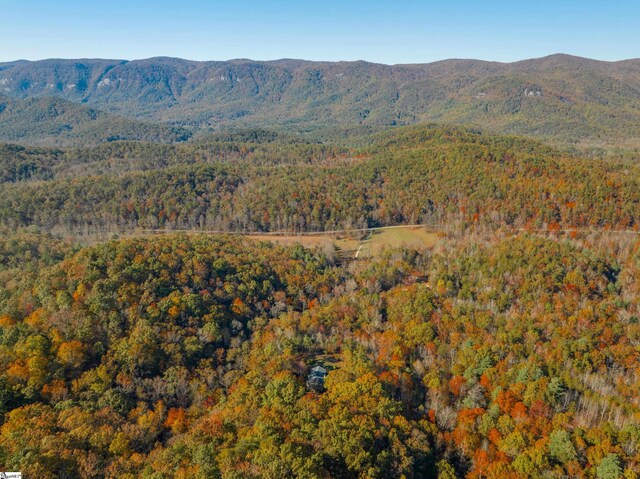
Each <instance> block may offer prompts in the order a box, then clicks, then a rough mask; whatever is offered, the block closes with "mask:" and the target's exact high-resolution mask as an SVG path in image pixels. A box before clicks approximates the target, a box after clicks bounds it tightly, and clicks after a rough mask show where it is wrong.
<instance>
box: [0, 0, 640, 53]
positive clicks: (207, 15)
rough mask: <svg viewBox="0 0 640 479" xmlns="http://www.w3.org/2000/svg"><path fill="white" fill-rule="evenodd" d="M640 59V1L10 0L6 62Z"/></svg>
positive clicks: (3, 18)
mask: <svg viewBox="0 0 640 479" xmlns="http://www.w3.org/2000/svg"><path fill="white" fill-rule="evenodd" d="M560 52H561V53H570V54H574V55H580V56H586V57H591V58H598V59H603V60H619V59H625V58H637V57H640V0H597V1H595V0H580V1H578V0H537V1H534V0H524V1H523V0H518V1H509V2H507V1H505V0H502V1H498V0H487V1H481V0H439V1H432V0H422V1H418V0H395V1H379V0H369V1H363V0H340V1H338V0H328V1H323V0H316V1H310V0H273V1H270V0H246V1H245V0H227V1H218V0H209V1H205V0H182V1H167V0H101V1H93V0H82V1H80V0H57V1H56V0H38V1H36V0H0V61H8V60H16V59H21V58H25V59H30V60H35V59H41V58H51V57H57V58H86V57H93V58H96V57H101V58H126V59H137V58H146V57H152V56H161V55H162V56H176V57H182V58H189V59H193V60H227V59H231V58H252V59H257V60H269V59H276V58H304V59H309V60H357V59H362V60H368V61H374V62H382V63H419V62H429V61H434V60H440V59H445V58H479V59H485V60H498V61H513V60H519V59H524V58H531V57H539V56H544V55H548V54H551V53H560Z"/></svg>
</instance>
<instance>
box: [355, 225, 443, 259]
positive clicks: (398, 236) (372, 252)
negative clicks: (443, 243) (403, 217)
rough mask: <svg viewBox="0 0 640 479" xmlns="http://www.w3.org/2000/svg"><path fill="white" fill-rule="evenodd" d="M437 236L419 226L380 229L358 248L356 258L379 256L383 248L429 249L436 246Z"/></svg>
mask: <svg viewBox="0 0 640 479" xmlns="http://www.w3.org/2000/svg"><path fill="white" fill-rule="evenodd" d="M437 240H438V234H437V233H436V232H434V231H432V230H428V229H426V228H424V227H421V226H407V227H404V228H381V229H376V230H372V231H371V234H370V235H369V236H368V237H367V239H365V240H364V241H363V242H362V244H361V245H360V247H359V253H358V258H369V257H372V256H377V255H379V254H380V253H381V252H382V251H383V250H384V249H385V248H397V247H400V246H408V247H413V248H431V247H433V246H434V245H435V244H436V241H437Z"/></svg>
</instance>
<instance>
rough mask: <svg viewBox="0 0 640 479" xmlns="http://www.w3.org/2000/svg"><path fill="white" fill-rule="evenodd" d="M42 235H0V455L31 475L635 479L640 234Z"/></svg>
mask: <svg viewBox="0 0 640 479" xmlns="http://www.w3.org/2000/svg"><path fill="white" fill-rule="evenodd" d="M39 238H40V235H39V234H37V233H35V232H34V231H23V232H20V233H19V234H18V235H17V236H16V237H10V236H6V235H5V237H3V239H2V240H1V241H0V251H1V252H2V254H3V255H4V256H5V257H9V256H10V255H11V254H12V253H13V257H15V258H21V259H20V261H14V262H13V263H11V264H7V265H6V266H5V271H4V272H1V273H0V364H1V367H0V399H1V400H2V402H1V405H2V409H1V410H0V420H1V422H2V425H1V427H0V465H2V466H3V467H4V468H6V469H10V470H21V471H23V473H24V477H25V478H26V479H33V478H37V479H49V478H51V479H53V478H61V477H65V478H69V479H75V478H82V479H84V478H116V477H118V478H120V477H131V478H133V477H141V478H150V479H151V478H152V479H159V478H203V479H204V478H212V477H214V478H215V477H219V478H224V479H227V478H229V479H230V478H237V477H256V478H257V477H273V478H276V477H277V478H279V477H299V478H325V477H326V478H328V477H343V478H396V477H397V478H400V477H406V478H412V477H415V478H418V477H438V478H439V479H445V478H446V479H453V478H455V477H470V478H480V477H488V478H526V477H562V476H571V477H581V478H600V479H610V478H611V479H613V478H623V477H624V478H636V477H638V476H637V471H638V470H639V469H640V404H639V403H638V398H637V391H638V388H639V387H640V383H639V382H638V377H639V370H638V365H639V364H640V362H639V360H640V357H639V354H640V353H639V351H638V348H637V345H638V341H640V321H639V319H638V318H639V317H640V310H639V309H638V308H639V304H640V303H639V302H638V301H637V297H638V294H639V293H640V289H639V286H638V285H639V284H640V249H639V248H640V245H638V244H636V245H635V249H632V252H631V253H630V254H624V255H620V256H619V257H617V258H616V257H615V256H614V255H611V254H610V253H607V252H605V251H604V250H599V249H595V248H591V249H586V248H583V247H580V246H578V245H577V244H571V243H569V242H557V241H554V240H549V239H540V238H535V237H529V236H526V235H521V236H518V237H513V238H506V239H502V240H493V241H491V242H486V241H481V240H478V239H477V238H473V239H468V240H457V241H453V240H451V241H450V242H447V243H445V244H444V245H442V247H441V248H439V249H437V250H435V251H412V250H393V251H387V252H386V253H384V254H383V255H382V256H381V257H379V258H377V259H372V260H368V261H361V262H359V263H357V264H356V265H353V266H352V267H333V266H331V265H330V264H329V262H328V261H327V259H326V258H325V257H323V255H322V254H320V253H319V252H315V251H309V250H305V249H303V248H302V247H299V246H298V247H287V248H285V247H279V246H274V245H271V244H268V243H251V242H248V241H247V240H240V239H238V238H232V237H202V236H196V235H194V236H185V235H175V236H167V237H161V238H154V239H135V240H124V241H111V242H108V243H106V244H102V245H98V246H94V247H90V248H85V249H82V250H80V251H77V252H75V251H73V249H72V248H71V247H70V246H66V247H65V246H64V244H63V243H61V242H59V241H58V240H55V239H54V238H51V237H47V236H43V237H41V238H40V239H39ZM54 244H56V245H58V246H55V247H53V246H48V245H54ZM317 364H322V365H324V366H325V367H326V368H327V369H328V370H329V374H328V377H327V379H326V382H325V391H324V392H321V393H317V392H311V391H309V390H307V388H306V387H305V379H306V376H307V374H308V372H309V370H310V368H311V367H312V366H314V365H317Z"/></svg>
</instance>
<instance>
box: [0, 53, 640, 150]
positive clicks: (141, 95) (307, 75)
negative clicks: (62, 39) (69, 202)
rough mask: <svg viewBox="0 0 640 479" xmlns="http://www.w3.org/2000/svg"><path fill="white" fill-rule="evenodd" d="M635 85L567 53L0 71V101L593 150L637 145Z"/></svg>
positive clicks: (638, 71)
mask: <svg viewBox="0 0 640 479" xmlns="http://www.w3.org/2000/svg"><path fill="white" fill-rule="evenodd" d="M639 85H640V60H628V61H623V62H615V63H608V62H600V61H595V60H589V59H585V58H577V57H571V56H567V55H554V56H551V57H546V58H541V59H535V60H527V61H522V62H516V63H509V64H503V63H494V62H483V61H475V60H447V61H442V62H436V63H431V64H415V65H393V66H389V65H381V64H371V63H366V62H339V63H328V62H308V61H299V60H278V61H272V62H256V61H251V60H233V61H227V62H194V61H187V60H181V59H175V58H152V59H147V60H138V61H124V60H45V61H38V62H25V61H21V62H14V63H4V64H0V92H2V93H5V94H6V95H9V96H11V97H14V98H34V97H43V96H47V97H48V96H56V97H59V98H63V99H66V100H69V101H73V102H77V103H80V102H81V103H83V104H87V105H90V106H91V107H94V108H97V109H100V110H104V111H106V112H111V113H116V114H118V115H121V116H127V117H130V118H136V119H146V120H153V121H161V122H167V123H170V124H174V125H183V126H184V125H188V126H192V127H197V128H202V129H216V130H218V129H222V128H228V127H230V126H233V127H246V126H251V127H255V126H260V125H262V126H268V127H274V126H277V127H280V128H289V129H293V130H298V131H305V130H309V129H311V130H314V129H318V128H322V127H327V126H331V127H335V126H337V125H356V124H363V125H371V126H375V125H403V124H411V123H417V122H424V121H437V122H440V123H459V124H472V125H473V124H475V125H481V126H482V127H483V128H488V129H490V130H494V131H497V132H501V133H509V134H521V135H529V136H537V137H544V138H547V139H551V140H555V141H563V142H579V143H589V144H612V143H616V142H617V143H618V144H620V145H622V144H637V143H638V141H639V139H640V86H639Z"/></svg>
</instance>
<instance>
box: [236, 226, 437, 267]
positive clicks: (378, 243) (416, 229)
mask: <svg viewBox="0 0 640 479" xmlns="http://www.w3.org/2000/svg"><path fill="white" fill-rule="evenodd" d="M367 231H368V234H366V236H364V239H362V240H360V239H357V238H353V237H348V236H346V235H344V234H341V235H338V234H336V233H335V232H332V233H331V234H318V235H310V234H305V235H275V234H247V235H245V237H247V238H249V239H253V240H257V241H271V242H274V243H278V244H285V245H292V244H296V243H299V244H301V245H302V246H305V247H307V248H314V247H319V248H322V249H324V250H325V251H335V252H336V253H337V255H338V256H339V257H341V258H342V259H356V258H370V257H375V256H377V255H379V254H380V253H381V252H382V251H383V250H384V249H386V248H397V247H401V246H408V247H413V248H431V247H433V246H434V245H435V244H436V241H437V240H438V233H436V232H434V231H433V230H429V229H427V228H425V227H423V226H415V225H411V226H391V227H383V228H372V229H369V230H367Z"/></svg>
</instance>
